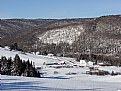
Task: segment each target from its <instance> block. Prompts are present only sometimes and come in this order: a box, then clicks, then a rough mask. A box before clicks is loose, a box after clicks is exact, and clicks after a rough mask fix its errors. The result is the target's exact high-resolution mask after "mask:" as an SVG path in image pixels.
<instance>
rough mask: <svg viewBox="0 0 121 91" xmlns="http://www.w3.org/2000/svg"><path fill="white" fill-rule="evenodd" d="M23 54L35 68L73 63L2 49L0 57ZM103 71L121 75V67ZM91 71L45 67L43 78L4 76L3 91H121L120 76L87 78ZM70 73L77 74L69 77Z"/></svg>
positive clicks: (105, 68)
mask: <svg viewBox="0 0 121 91" xmlns="http://www.w3.org/2000/svg"><path fill="white" fill-rule="evenodd" d="M16 54H19V56H20V58H22V59H24V60H28V59H30V60H32V61H34V62H35V65H37V66H39V67H40V66H42V64H43V62H46V61H58V59H59V60H71V61H74V59H71V58H61V57H59V58H56V57H53V58H48V57H47V56H42V55H40V56H36V55H33V54H29V53H26V55H25V54H21V52H17V51H9V50H7V49H6V50H5V49H4V48H0V56H6V57H15V55H16ZM99 69H101V70H106V71H109V72H111V71H114V72H121V68H120V67H114V66H112V67H100V66H99ZM88 70H89V69H88V68H87V67H85V68H81V67H74V68H59V69H57V68H49V67H46V66H43V69H42V70H40V72H42V73H45V74H44V75H43V78H32V77H19V76H6V75H0V79H1V85H0V90H1V91H121V75H117V76H110V75H107V76H96V75H88V74H84V73H85V72H86V71H88ZM67 73H76V74H73V75H67Z"/></svg>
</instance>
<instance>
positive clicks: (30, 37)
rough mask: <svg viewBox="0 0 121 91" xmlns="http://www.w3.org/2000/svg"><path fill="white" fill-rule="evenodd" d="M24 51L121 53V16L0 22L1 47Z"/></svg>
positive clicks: (7, 20) (6, 20)
mask: <svg viewBox="0 0 121 91" xmlns="http://www.w3.org/2000/svg"><path fill="white" fill-rule="evenodd" d="M14 43H17V44H18V45H19V47H20V48H22V49H23V50H25V51H40V52H43V51H46V52H48V53H50V52H51V53H52V52H54V53H60V54H71V53H88V52H91V53H93V54H120V53H121V15H109V16H101V17H97V18H74V19H1V20H0V45H2V46H3V45H11V44H14Z"/></svg>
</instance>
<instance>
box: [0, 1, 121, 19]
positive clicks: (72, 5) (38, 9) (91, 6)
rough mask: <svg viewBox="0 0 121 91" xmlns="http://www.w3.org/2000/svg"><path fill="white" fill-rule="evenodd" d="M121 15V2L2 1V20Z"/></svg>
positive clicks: (0, 6)
mask: <svg viewBox="0 0 121 91" xmlns="http://www.w3.org/2000/svg"><path fill="white" fill-rule="evenodd" d="M112 14H113V15H115V14H121V0H0V18H1V19H3V18H84V17H98V16H102V15H112Z"/></svg>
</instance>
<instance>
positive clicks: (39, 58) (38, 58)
mask: <svg viewBox="0 0 121 91" xmlns="http://www.w3.org/2000/svg"><path fill="white" fill-rule="evenodd" d="M16 54H18V55H19V56H20V58H21V59H22V60H25V61H27V60H28V59H29V60H30V61H33V62H34V63H35V66H36V67H38V66H39V67H40V66H42V65H43V63H44V62H48V61H50V62H58V61H60V60H66V61H74V62H75V59H74V58H67V57H51V58H50V57H48V56H43V55H34V54H30V53H25V54H23V53H22V52H20V51H10V50H9V49H5V48H1V47H0V57H1V56H6V57H7V58H9V57H12V58H14V57H15V55H16Z"/></svg>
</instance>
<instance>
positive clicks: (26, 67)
mask: <svg viewBox="0 0 121 91" xmlns="http://www.w3.org/2000/svg"><path fill="white" fill-rule="evenodd" d="M0 69H1V70H0V74H1V75H11V76H26V77H40V73H39V71H37V69H36V68H35V65H34V64H33V63H32V61H31V62H30V61H29V60H27V61H25V60H21V59H20V57H19V55H18V54H16V55H15V57H14V59H13V60H12V58H11V57H10V58H8V59H7V58H6V57H5V56H2V57H1V59H0Z"/></svg>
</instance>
